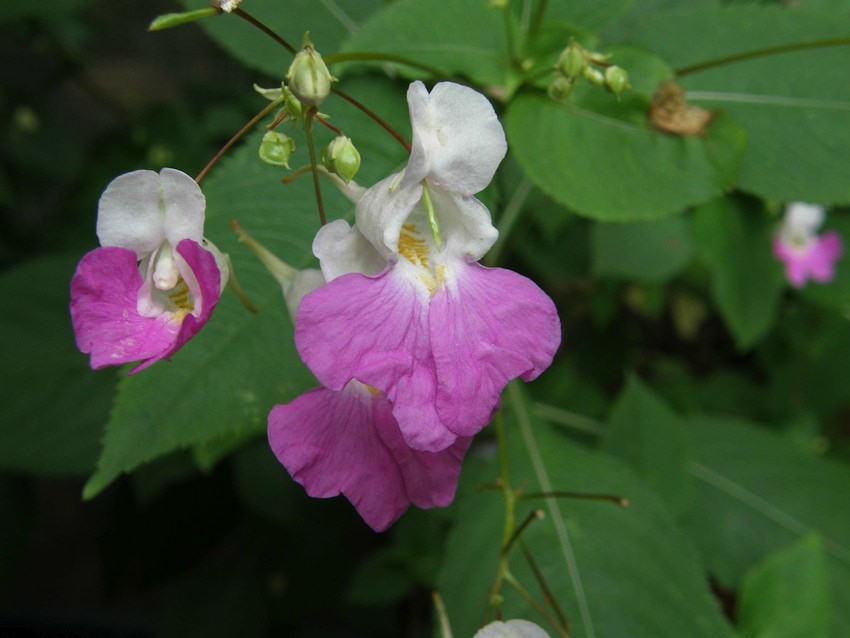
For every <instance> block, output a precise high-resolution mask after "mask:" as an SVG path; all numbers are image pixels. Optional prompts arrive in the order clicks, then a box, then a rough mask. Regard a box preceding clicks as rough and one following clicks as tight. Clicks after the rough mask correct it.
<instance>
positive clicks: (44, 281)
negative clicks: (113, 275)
mask: <svg viewBox="0 0 850 638" xmlns="http://www.w3.org/2000/svg"><path fill="white" fill-rule="evenodd" d="M79 258H80V255H79V254H77V253H74V254H58V255H52V256H49V257H42V258H38V259H34V260H32V261H30V262H26V263H24V264H21V265H19V266H17V267H15V268H13V269H11V270H9V271H7V272H5V273H4V274H3V275H2V277H0V296H2V298H3V299H4V300H5V301H4V303H3V306H2V310H0V332H2V334H3V360H4V365H5V370H4V374H3V382H2V383H0V423H2V425H0V468H2V469H4V470H11V471H16V472H36V473H51V474H54V473H63V474H64V473H72V474H86V473H88V472H91V470H92V469H93V468H94V465H95V461H96V460H97V454H98V449H99V447H100V438H101V437H102V436H103V428H104V426H105V425H106V420H107V418H108V415H109V409H110V407H111V405H112V396H113V394H114V391H115V381H116V374H115V371H102V372H92V371H91V370H90V369H89V366H88V358H87V357H86V356H85V355H83V354H80V353H79V352H78V351H77V349H76V348H75V347H74V335H73V332H72V330H71V317H70V315H69V313H68V302H69V299H70V295H69V289H68V286H69V284H70V281H71V276H72V275H73V273H74V268H75V267H76V264H77V261H79Z"/></svg>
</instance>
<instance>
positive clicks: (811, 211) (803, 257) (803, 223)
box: [773, 202, 844, 288]
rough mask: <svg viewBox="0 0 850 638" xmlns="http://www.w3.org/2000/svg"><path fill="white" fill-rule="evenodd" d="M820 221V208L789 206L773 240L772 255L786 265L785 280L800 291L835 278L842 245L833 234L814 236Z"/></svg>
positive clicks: (822, 215)
mask: <svg viewBox="0 0 850 638" xmlns="http://www.w3.org/2000/svg"><path fill="white" fill-rule="evenodd" d="M823 220H824V209H823V207H821V206H815V205H812V204H805V203H802V202H792V203H790V204H789V205H788V207H787V208H786V211H785V218H784V220H783V222H782V226H781V228H780V230H779V232H778V233H777V234H776V236H775V237H774V239H773V254H774V255H775V256H776V258H777V259H779V260H780V261H782V262H783V263H784V264H785V277H786V279H787V280H788V283H790V284H791V285H792V286H794V287H795V288H802V287H803V286H805V285H806V282H807V281H808V280H809V279H811V280H813V281H816V282H818V283H827V282H830V281H832V279H833V278H834V277H835V262H837V261H838V259H839V258H840V257H841V255H842V253H843V252H844V245H843V242H842V241H841V236H840V235H839V234H838V233H837V232H835V231H834V230H832V231H828V232H826V233H824V234H823V235H818V234H817V230H818V229H819V228H820V226H821V225H822V224H823Z"/></svg>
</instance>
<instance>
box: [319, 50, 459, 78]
mask: <svg viewBox="0 0 850 638" xmlns="http://www.w3.org/2000/svg"><path fill="white" fill-rule="evenodd" d="M323 59H324V61H325V64H328V65H330V64H334V63H337V62H395V63H396V64H403V65H404V66H409V67H413V68H414V69H421V70H422V71H426V72H428V73H429V74H430V75H433V76H435V77H444V76H445V73H443V72H442V71H440V69H438V68H436V67H433V66H429V65H427V64H423V63H422V62H417V61H416V60H412V59H410V58H405V57H404V56H401V55H394V54H392V53H378V52H375V51H350V52H347V53H332V54H331V55H326V56H323Z"/></svg>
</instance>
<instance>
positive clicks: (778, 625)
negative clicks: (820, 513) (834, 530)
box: [738, 534, 832, 638]
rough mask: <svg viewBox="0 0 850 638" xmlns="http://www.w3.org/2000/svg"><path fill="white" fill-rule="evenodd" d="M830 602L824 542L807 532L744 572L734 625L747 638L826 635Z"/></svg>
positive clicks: (829, 616)
mask: <svg viewBox="0 0 850 638" xmlns="http://www.w3.org/2000/svg"><path fill="white" fill-rule="evenodd" d="M831 603H832V601H831V599H830V594H829V574H828V571H827V565H826V554H825V553H824V549H823V542H822V541H821V538H820V536H818V535H817V534H809V535H808V536H806V537H804V538H802V539H801V540H800V541H798V542H796V543H794V544H793V545H791V546H790V547H786V548H783V549H780V550H779V551H777V552H775V553H773V554H771V555H770V556H768V557H767V558H765V559H764V560H763V561H762V562H761V563H759V564H758V565H756V566H755V567H753V568H752V569H751V570H750V571H749V572H747V575H746V577H745V578H744V585H743V587H742V588H741V596H740V603H739V612H738V628H739V630H740V632H741V635H742V636H745V637H746V638H763V637H765V636H772V637H775V638H797V637H798V636H807V637H808V638H826V636H828V635H829V624H830V620H831V618H832V604H831Z"/></svg>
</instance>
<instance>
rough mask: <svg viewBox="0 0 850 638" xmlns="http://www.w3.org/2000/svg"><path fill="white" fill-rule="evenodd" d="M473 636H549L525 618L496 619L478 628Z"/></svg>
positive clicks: (497, 637) (479, 637) (488, 637)
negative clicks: (505, 620)
mask: <svg viewBox="0 0 850 638" xmlns="http://www.w3.org/2000/svg"><path fill="white" fill-rule="evenodd" d="M473 638H549V634H547V633H546V632H545V631H543V630H542V629H541V628H540V627H538V626H537V625H535V624H534V623H533V622H529V621H527V620H508V621H507V622H502V621H501V620H498V621H496V622H491V623H490V624H489V625H486V626H484V627H482V628H481V629H479V630H478V631H477V632H476V634H475V636H473Z"/></svg>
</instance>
